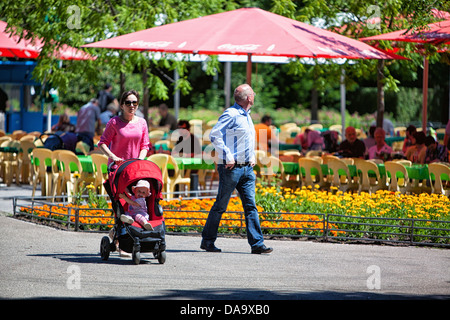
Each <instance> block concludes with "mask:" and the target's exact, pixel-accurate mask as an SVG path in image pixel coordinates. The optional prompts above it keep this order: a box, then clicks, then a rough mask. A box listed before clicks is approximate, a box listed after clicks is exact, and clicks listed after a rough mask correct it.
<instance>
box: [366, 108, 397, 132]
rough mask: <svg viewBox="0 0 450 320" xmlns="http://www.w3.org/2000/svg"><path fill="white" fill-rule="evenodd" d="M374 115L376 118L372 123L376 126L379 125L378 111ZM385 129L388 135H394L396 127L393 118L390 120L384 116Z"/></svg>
mask: <svg viewBox="0 0 450 320" xmlns="http://www.w3.org/2000/svg"><path fill="white" fill-rule="evenodd" d="M373 116H374V118H375V120H374V121H372V123H371V124H370V125H371V126H375V127H376V126H377V113H376V112H375V113H374V114H373ZM383 129H384V132H386V135H388V136H393V135H394V129H395V128H394V124H393V123H392V121H391V120H389V119H388V118H386V117H383Z"/></svg>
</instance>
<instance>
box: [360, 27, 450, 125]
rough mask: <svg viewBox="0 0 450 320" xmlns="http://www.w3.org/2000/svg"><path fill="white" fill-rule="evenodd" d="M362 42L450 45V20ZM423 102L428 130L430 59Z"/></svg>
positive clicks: (426, 69) (425, 64) (426, 67)
mask: <svg viewBox="0 0 450 320" xmlns="http://www.w3.org/2000/svg"><path fill="white" fill-rule="evenodd" d="M361 40H362V41H373V40H388V41H401V42H415V43H421V44H423V43H429V44H433V45H436V46H439V45H441V44H449V43H450V19H448V20H444V21H440V22H435V23H431V24H428V25H427V26H426V27H425V28H423V29H422V30H420V31H414V30H408V29H403V30H399V31H394V32H389V33H385V34H380V35H377V36H372V37H367V38H361ZM422 90H423V98H422V99H423V100H422V130H423V131H424V132H426V129H427V109H428V107H427V100H428V59H427V57H424V68H423V86H422Z"/></svg>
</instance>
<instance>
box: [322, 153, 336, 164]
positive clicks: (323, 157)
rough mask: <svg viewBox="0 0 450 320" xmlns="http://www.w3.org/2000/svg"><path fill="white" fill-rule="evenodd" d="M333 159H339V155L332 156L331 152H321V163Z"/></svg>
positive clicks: (326, 162)
mask: <svg viewBox="0 0 450 320" xmlns="http://www.w3.org/2000/svg"><path fill="white" fill-rule="evenodd" d="M333 159H337V160H339V157H336V156H333V155H331V154H323V155H322V163H323V164H328V162H329V161H330V160H333Z"/></svg>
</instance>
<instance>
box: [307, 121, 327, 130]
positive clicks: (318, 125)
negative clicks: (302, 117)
mask: <svg viewBox="0 0 450 320" xmlns="http://www.w3.org/2000/svg"><path fill="white" fill-rule="evenodd" d="M308 129H311V130H317V131H320V130H322V129H323V125H322V124H321V123H313V124H310V125H309V126H308Z"/></svg>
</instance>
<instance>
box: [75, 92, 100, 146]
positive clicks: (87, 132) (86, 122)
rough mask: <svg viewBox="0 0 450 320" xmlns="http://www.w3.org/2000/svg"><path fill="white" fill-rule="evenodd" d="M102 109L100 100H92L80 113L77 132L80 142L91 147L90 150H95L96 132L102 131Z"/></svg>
mask: <svg viewBox="0 0 450 320" xmlns="http://www.w3.org/2000/svg"><path fill="white" fill-rule="evenodd" d="M100 126H101V122H100V108H99V107H98V100H97V99H91V101H89V102H88V103H86V104H85V105H84V106H82V107H81V109H80V110H79V111H78V116H77V125H76V129H75V132H76V133H77V134H78V138H79V140H81V141H83V142H84V143H86V144H87V145H89V148H90V150H91V151H92V150H94V136H95V132H96V131H98V132H99V131H100Z"/></svg>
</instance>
